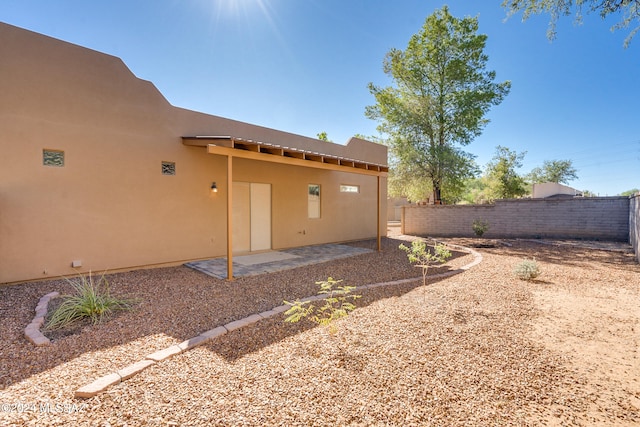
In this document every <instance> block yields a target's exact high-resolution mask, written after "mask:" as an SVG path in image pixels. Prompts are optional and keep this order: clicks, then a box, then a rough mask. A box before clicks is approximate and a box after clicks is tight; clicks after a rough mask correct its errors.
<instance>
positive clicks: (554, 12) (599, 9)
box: [502, 0, 640, 47]
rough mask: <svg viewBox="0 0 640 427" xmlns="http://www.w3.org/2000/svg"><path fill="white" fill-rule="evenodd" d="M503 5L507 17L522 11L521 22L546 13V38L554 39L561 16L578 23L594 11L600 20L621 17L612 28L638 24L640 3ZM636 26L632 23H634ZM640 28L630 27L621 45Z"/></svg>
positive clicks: (567, 0)
mask: <svg viewBox="0 0 640 427" xmlns="http://www.w3.org/2000/svg"><path fill="white" fill-rule="evenodd" d="M502 6H503V7H504V8H506V9H507V11H508V13H509V15H513V14H515V13H518V12H522V19H523V20H526V19H527V18H529V17H530V16H531V15H536V14H540V13H548V14H549V15H550V16H551V20H550V21H549V29H548V31H547V36H548V37H549V39H554V38H555V36H556V24H557V22H558V19H559V18H560V17H561V16H568V15H574V14H575V17H576V21H578V22H580V21H581V19H582V15H583V13H584V12H585V11H586V12H587V13H590V12H596V13H598V14H599V15H600V16H601V17H602V18H603V19H604V18H606V17H608V16H609V15H611V14H621V15H622V18H621V19H620V21H619V22H618V23H617V24H616V25H614V26H613V28H612V29H621V28H628V27H629V26H631V25H632V23H634V22H635V23H636V24H640V0H503V1H502ZM634 25H635V24H634ZM639 30H640V25H638V26H636V27H635V28H632V29H631V31H630V32H629V35H628V36H627V38H626V40H625V42H624V45H625V47H627V46H628V45H629V43H630V42H631V39H632V38H633V36H634V35H635V34H636V33H637V32H638V31H639Z"/></svg>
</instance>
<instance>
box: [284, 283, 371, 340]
mask: <svg viewBox="0 0 640 427" xmlns="http://www.w3.org/2000/svg"><path fill="white" fill-rule="evenodd" d="M340 282H342V280H335V279H333V278H331V277H329V278H328V279H327V280H323V281H320V282H316V285H320V291H319V292H318V295H326V297H325V298H324V299H322V301H323V302H324V304H323V305H322V306H321V307H316V306H315V305H313V304H311V301H295V302H289V301H284V303H285V304H287V305H290V306H291V308H290V309H289V310H287V311H286V312H285V314H286V315H287V316H288V317H287V318H286V319H284V321H285V322H290V323H296V322H299V321H300V320H301V319H303V318H305V317H309V319H310V320H311V321H312V322H314V323H317V324H318V325H320V326H327V327H328V328H329V333H330V334H331V335H335V334H336V332H338V328H337V326H336V325H335V323H334V321H335V320H338V319H341V318H343V317H347V316H348V315H349V313H350V312H351V311H353V310H355V308H356V306H355V304H353V302H350V301H355V300H356V299H358V298H360V297H361V295H353V294H351V292H353V290H354V289H355V288H356V287H355V286H346V285H342V286H336V285H338V284H339V283H340Z"/></svg>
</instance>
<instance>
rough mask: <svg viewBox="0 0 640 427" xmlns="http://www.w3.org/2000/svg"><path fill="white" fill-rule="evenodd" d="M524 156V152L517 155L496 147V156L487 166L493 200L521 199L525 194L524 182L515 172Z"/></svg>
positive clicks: (514, 152)
mask: <svg viewBox="0 0 640 427" xmlns="http://www.w3.org/2000/svg"><path fill="white" fill-rule="evenodd" d="M526 154H527V152H526V151H525V152H522V153H517V152H516V151H512V150H509V149H508V148H507V147H502V146H500V145H498V146H497V147H496V154H495V155H494V156H493V159H491V161H490V162H489V164H488V165H487V176H488V177H489V182H490V183H491V186H490V188H491V196H492V198H493V199H510V198H514V197H522V196H524V195H525V194H526V193H527V189H526V182H525V180H524V178H522V177H521V176H520V175H519V174H518V172H517V169H519V168H521V167H522V160H524V156H525V155H526Z"/></svg>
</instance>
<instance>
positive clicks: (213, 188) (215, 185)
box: [211, 182, 218, 193]
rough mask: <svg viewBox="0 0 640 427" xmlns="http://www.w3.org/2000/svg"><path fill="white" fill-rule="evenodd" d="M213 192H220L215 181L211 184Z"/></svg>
mask: <svg viewBox="0 0 640 427" xmlns="http://www.w3.org/2000/svg"><path fill="white" fill-rule="evenodd" d="M211 192H212V193H217V192H218V185H217V184H216V183H215V182H214V183H212V184H211Z"/></svg>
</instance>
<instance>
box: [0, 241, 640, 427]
mask: <svg viewBox="0 0 640 427" xmlns="http://www.w3.org/2000/svg"><path fill="white" fill-rule="evenodd" d="M477 242H478V241H476V240H474V239H465V240H460V239H459V240H457V241H455V242H453V243H458V244H463V245H468V246H471V245H475V244H476V243H477ZM483 242H484V243H485V245H484V246H489V247H483V248H478V249H476V250H477V251H479V252H480V253H481V254H482V255H483V261H482V263H480V264H479V265H477V266H475V267H473V268H472V269H470V270H468V271H466V272H464V273H461V274H458V275H455V276H451V277H448V278H439V279H438V278H433V277H431V278H430V279H429V283H428V285H427V286H426V287H424V286H422V282H421V279H420V280H416V281H413V282H411V283H407V284H403V285H393V286H387V287H378V288H375V289H370V290H367V291H365V292H363V293H362V295H363V297H362V298H361V299H359V300H358V309H357V310H355V311H354V312H353V313H352V314H351V315H350V316H349V317H348V318H347V319H343V320H341V321H340V322H339V325H338V326H339V329H338V333H337V334H336V335H335V336H331V335H329V334H328V332H327V330H326V329H325V328H320V327H314V326H313V325H312V324H310V323H300V324H294V325H292V324H285V323H283V316H282V315H280V316H277V317H274V318H270V319H266V320H263V321H260V322H258V323H255V324H253V325H251V326H249V327H246V328H243V329H240V330H236V331H233V332H231V333H228V334H226V335H224V336H223V337H221V338H219V339H217V340H215V341H212V342H210V343H207V344H205V345H202V346H200V347H197V348H195V349H193V350H191V351H189V352H186V353H182V354H179V355H176V356H174V357H173V358H171V359H169V360H165V361H163V362H160V363H158V364H156V365H154V366H152V367H150V368H148V369H146V370H145V371H143V372H142V373H140V374H139V375H137V376H135V377H133V378H131V379H129V380H127V381H124V382H122V383H120V384H117V385H115V386H112V387H111V388H109V389H108V390H107V391H106V392H105V393H104V394H101V395H99V396H96V397H93V398H91V399H87V400H77V399H74V398H73V393H74V391H75V390H76V389H77V388H79V387H81V386H83V385H85V384H87V383H89V382H91V381H93V380H94V379H96V378H97V377H98V376H101V375H105V374H107V373H110V372H114V371H115V370H117V369H120V368H122V367H124V366H126V365H128V364H130V363H133V362H135V361H138V360H141V359H142V358H144V356H145V355H147V354H149V353H152V352H154V351H156V350H158V349H161V348H164V347H167V346H168V345H171V344H175V343H178V342H180V341H182V340H184V339H187V338H190V337H192V336H195V335H197V334H199V333H201V332H203V331H206V330H208V329H212V328H214V327H216V326H218V325H221V324H224V323H225V322H228V321H231V320H235V319H239V318H242V317H245V316H247V315H249V314H252V313H255V312H259V311H263V310H268V309H270V308H272V307H275V306H277V305H280V304H282V300H283V299H288V300H290V299H295V298H301V297H304V296H308V295H313V294H315V293H316V291H317V287H316V285H315V284H314V282H315V281H318V280H322V279H326V278H327V277H328V276H332V277H334V278H337V279H344V280H345V283H348V284H352V285H356V286H358V285H363V284H367V283H377V282H386V281H392V280H397V279H402V278H407V277H416V276H419V271H418V270H417V269H416V268H414V267H412V266H410V265H409V264H408V263H407V261H406V256H405V254H404V253H403V252H401V251H399V250H398V249H397V246H398V245H399V244H400V243H402V240H400V239H399V238H387V239H384V240H383V243H384V250H383V252H382V253H377V252H375V253H370V254H364V255H359V256H357V257H353V258H349V259H346V260H339V261H333V262H330V263H324V264H318V265H315V266H312V267H304V268H300V269H296V270H290V271H284V272H278V273H271V274H266V275H262V276H257V277H252V278H243V279H239V280H236V281H235V282H231V283H230V282H225V281H222V280H217V279H213V278H211V277H208V276H205V275H203V274H202V273H198V272H195V271H192V270H189V269H187V268H185V267H174V268H162V269H154V270H140V271H134V272H129V273H120V274H114V275H111V276H109V279H110V281H111V287H112V293H114V294H118V295H128V296H135V297H138V298H140V299H141V300H142V302H141V303H140V304H139V305H138V306H136V308H135V310H133V311H132V312H127V313H122V314H119V315H117V316H115V317H113V318H111V319H110V320H109V321H108V322H106V323H104V324H102V325H98V326H85V327H83V328H82V329H80V330H79V331H76V333H75V334H72V335H69V336H66V337H59V338H58V339H56V340H54V342H53V343H52V344H51V345H50V346H49V347H38V348H36V347H35V346H32V345H31V344H29V343H28V342H27V341H26V339H25V338H24V336H23V333H22V330H23V329H24V327H25V326H26V325H27V324H28V323H29V322H30V321H31V317H33V308H34V307H35V304H36V303H37V301H38V299H39V297H40V296H42V295H44V294H45V293H48V292H50V291H53V290H60V291H63V292H66V291H68V289H67V288H66V287H65V286H66V285H65V284H64V283H62V282H42V283H28V284H23V285H16V286H5V287H0V326H1V329H0V340H1V341H2V343H3V344H2V348H0V375H1V378H0V405H1V411H0V425H3V426H4V425H10V426H12V425H33V426H43V425H87V426H119V425H129V426H137V425H152V426H155V425H202V426H207V425H220V426H226V425H246V426H254V425H255V426H258V425H299V426H307V425H316V426H324V425H361V426H365V425H366V426H368V425H402V426H405V425H406V426H411V425H415V426H423V425H437V426H462V425H470V426H476V425H478V426H491V425H496V426H504V425H530V426H540V425H549V426H553V425H582V426H594V425H595V426H599V425H602V426H636V425H640V358H639V356H640V355H639V354H638V353H639V350H640V347H639V345H640V304H639V301H640V299H639V296H640V266H639V265H638V264H637V262H635V260H634V258H633V255H632V254H631V253H630V252H629V251H626V252H625V251H622V252H620V251H611V250H606V251H605V250H601V249H597V248H595V249H594V248H593V247H586V246H585V244H584V243H581V242H570V244H567V242H555V244H543V243H545V242H526V241H486V240H485V241H483ZM487 243H489V244H487ZM546 243H549V242H546ZM354 244H355V245H359V246H365V247H372V248H373V247H374V246H373V245H374V244H375V242H371V241H367V242H359V243H354ZM492 246H493V247H492ZM607 249H610V248H609V247H607ZM525 258H529V259H530V258H535V259H536V260H537V262H538V263H539V264H540V267H541V269H542V275H541V276H540V277H538V279H537V280H535V281H533V282H525V281H521V280H518V279H517V278H515V276H514V275H513V273H512V271H513V268H514V267H515V265H517V264H518V263H519V262H520V261H522V260H523V259H525ZM469 262H471V256H470V255H465V254H463V253H456V255H455V257H454V259H453V260H451V261H450V262H449V263H448V264H447V265H446V266H445V267H442V268H441V269H439V270H435V269H434V270H433V272H432V273H434V274H435V273H439V272H442V271H446V270H451V269H457V268H459V267H461V266H463V265H465V264H467V263H469Z"/></svg>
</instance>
